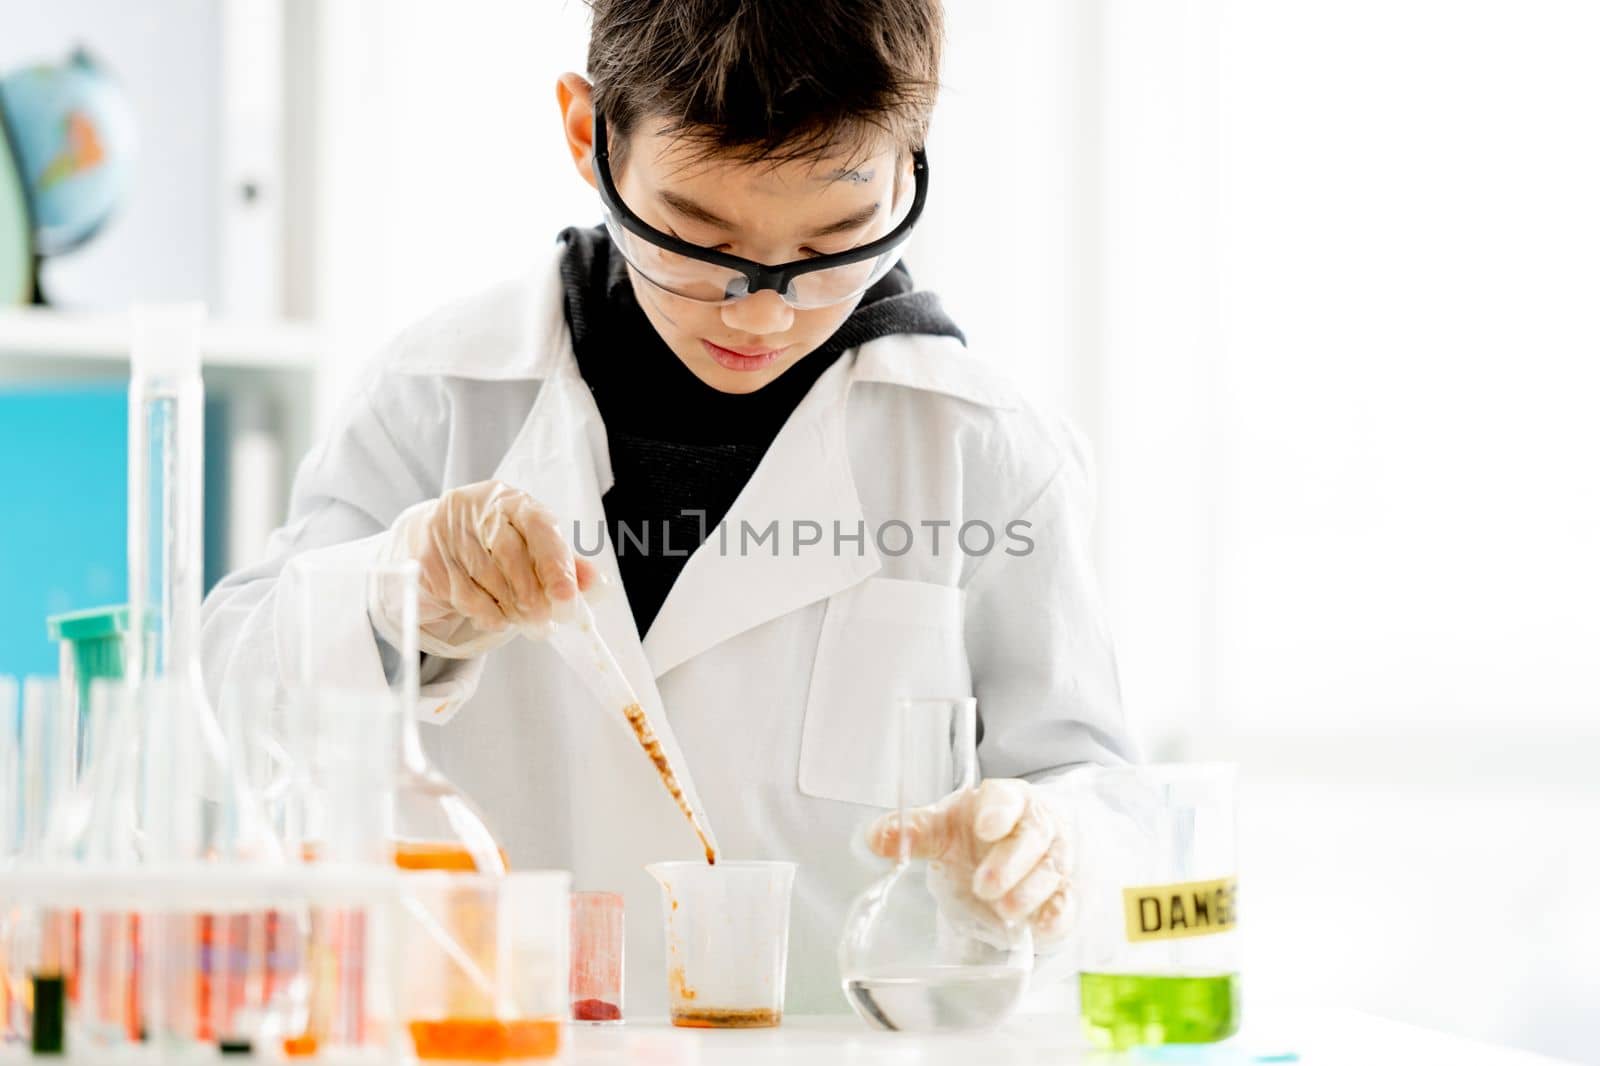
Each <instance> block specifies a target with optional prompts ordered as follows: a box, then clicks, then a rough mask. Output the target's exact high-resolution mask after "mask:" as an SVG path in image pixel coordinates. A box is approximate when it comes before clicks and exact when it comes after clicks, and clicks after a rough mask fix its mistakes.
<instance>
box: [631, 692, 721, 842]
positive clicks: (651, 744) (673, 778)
mask: <svg viewBox="0 0 1600 1066" xmlns="http://www.w3.org/2000/svg"><path fill="white" fill-rule="evenodd" d="M622 713H623V716H624V717H626V718H627V719H628V725H630V726H632V727H633V735H634V736H635V737H637V738H638V740H639V746H640V747H642V748H644V753H645V754H646V755H648V756H649V757H650V761H651V762H652V763H654V764H655V768H656V775H657V776H658V777H660V778H661V784H662V785H663V786H664V787H665V788H666V790H667V792H668V793H669V794H670V795H671V796H672V800H673V802H674V803H676V804H677V805H678V810H680V811H682V812H683V816H684V817H685V818H687V819H688V820H689V827H690V828H691V829H693V830H694V835H695V836H697V837H699V838H700V846H701V847H703V848H705V849H706V862H708V863H710V864H711V865H712V866H715V865H716V864H717V851H716V849H715V848H713V847H712V846H711V838H710V837H708V836H706V831H705V829H704V827H702V826H701V825H700V819H698V818H696V817H695V814H694V811H693V809H691V808H690V806H689V801H688V800H686V799H684V797H683V789H682V788H681V787H680V786H679V785H678V775H677V774H675V773H673V772H672V763H671V762H669V761H668V760H667V753H666V752H665V751H663V750H661V742H660V741H659V740H657V739H656V735H655V733H654V732H652V731H651V729H650V723H649V722H648V721H646V720H645V716H644V708H643V707H640V706H639V705H638V704H637V703H630V704H628V706H626V707H624V708H623V710H622Z"/></svg>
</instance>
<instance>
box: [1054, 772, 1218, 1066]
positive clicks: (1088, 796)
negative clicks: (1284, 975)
mask: <svg viewBox="0 0 1600 1066" xmlns="http://www.w3.org/2000/svg"><path fill="white" fill-rule="evenodd" d="M1067 780H1068V782H1069V788H1070V789H1071V790H1072V793H1073V803H1074V804H1075V805H1076V806H1077V807H1079V808H1080V809H1084V810H1088V809H1090V808H1094V809H1095V817H1094V821H1095V822H1096V823H1098V824H1099V825H1100V826H1101V827H1102V830H1103V831H1102V832H1101V833H1100V834H1099V839H1098V840H1096V839H1094V838H1091V837H1085V839H1083V840H1082V841H1080V845H1081V847H1082V849H1083V851H1084V854H1083V855H1082V862H1083V863H1084V864H1085V866H1086V868H1087V867H1088V865H1089V864H1094V866H1095V867H1096V868H1097V869H1100V870H1102V871H1111V872H1112V874H1113V876H1114V878H1115V881H1114V883H1115V885H1116V890H1115V891H1107V892H1103V893H1099V894H1091V895H1090V896H1089V897H1088V898H1086V899H1085V900H1083V902H1082V911H1081V912H1080V913H1081V919H1080V920H1081V928H1082V929H1083V930H1084V931H1085V935H1086V936H1087V937H1089V943H1087V944H1086V945H1085V948H1086V951H1085V954H1086V959H1085V963H1084V965H1083V967H1082V971H1081V972H1080V974H1079V976H1078V988H1079V1000H1080V1008H1081V1011H1082V1016H1083V1025H1084V1029H1085V1032H1086V1033H1087V1035H1088V1037H1089V1039H1090V1040H1091V1041H1092V1042H1093V1043H1094V1044H1095V1045H1097V1046H1099V1047H1103V1048H1111V1049H1115V1050H1122V1049H1126V1048H1130V1047H1136V1046H1141V1045H1157V1044H1206V1043H1212V1042H1214V1041H1218V1040H1223V1039H1226V1038H1227V1037H1229V1036H1232V1035H1233V1034H1234V1033H1235V1032H1237V1031H1238V1028H1239V975H1238V961H1237V958H1236V951H1237V947H1236V944H1237V941H1238V932H1237V928H1238V905H1237V899H1238V876H1237V871H1238V866H1237V858H1238V856H1237V852H1236V848H1235V839H1234V836H1235V834H1234V783H1235V770H1234V768H1233V767H1232V766H1227V765H1178V764H1173V765H1164V766H1161V765H1158V766H1125V767H1106V768H1091V769H1085V770H1079V771H1075V772H1074V773H1072V774H1070V775H1068V778H1067ZM1097 852H1098V853H1097Z"/></svg>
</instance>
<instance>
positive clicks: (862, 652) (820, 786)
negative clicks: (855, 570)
mask: <svg viewBox="0 0 1600 1066" xmlns="http://www.w3.org/2000/svg"><path fill="white" fill-rule="evenodd" d="M971 694H972V673H971V670H970V668H969V667H968V664H967V654H966V648H965V646H964V644H963V641H962V592H961V589H959V588H954V587H952V586H949V585H936V584H932V583H930V582H925V581H901V580H895V579H891V578H869V579H867V580H866V581H863V582H862V583H860V584H858V585H853V586H851V587H850V588H848V589H845V590H844V591H843V592H840V593H838V594H837V595H835V596H833V597H831V598H830V599H829V600H828V606H827V613H826V614H825V615H824V616H823V619H822V632H821V635H820V637H819V638H818V641H817V656H816V661H815V662H814V663H813V665H812V669H811V688H810V692H809V693H808V694H807V697H806V718H805V725H804V728H803V730H802V732H801V736H800V774H799V786H800V791H801V792H803V793H805V794H806V795H808V796H816V797H818V798H821V799H832V800H842V801H844V802H846V803H860V804H866V805H870V806H874V807H893V806H894V805H895V794H896V790H897V782H896V780H895V776H896V773H897V764H896V762H895V745H894V735H893V731H894V721H895V719H894V713H895V701H896V700H897V699H900V698H902V697H906V696H926V697H936V696H937V697H942V696H970V695H971Z"/></svg>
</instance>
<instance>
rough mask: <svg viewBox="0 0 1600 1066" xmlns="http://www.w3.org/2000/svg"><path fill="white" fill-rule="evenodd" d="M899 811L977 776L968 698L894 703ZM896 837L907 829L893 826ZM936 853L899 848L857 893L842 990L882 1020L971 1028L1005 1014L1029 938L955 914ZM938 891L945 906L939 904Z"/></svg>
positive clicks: (1028, 957)
mask: <svg viewBox="0 0 1600 1066" xmlns="http://www.w3.org/2000/svg"><path fill="white" fill-rule="evenodd" d="M896 710H897V720H898V729H897V734H896V748H897V750H898V753H899V764H900V769H899V806H898V816H899V817H900V818H902V819H904V818H905V817H906V816H907V812H908V811H910V810H911V809H913V808H916V807H923V806H927V805H929V804H933V803H937V802H939V801H940V800H942V799H944V798H946V797H947V796H950V795H951V794H952V793H954V792H958V791H962V790H965V789H969V788H972V787H973V786H974V785H975V784H976V783H977V751H976V748H977V743H976V731H977V705H976V701H974V700H972V699H947V700H909V699H908V700H901V701H899V702H898V704H897V708H896ZM901 839H902V840H904V839H905V835H904V834H901ZM949 876H950V875H948V874H947V873H946V872H945V870H944V869H943V868H942V866H941V864H940V863H939V862H938V861H931V862H927V861H921V860H916V859H913V858H911V857H910V855H909V854H908V853H907V852H906V851H905V850H904V849H902V853H901V855H900V857H899V859H898V860H897V861H896V862H895V865H894V868H893V869H892V870H891V871H890V872H889V873H888V874H886V875H885V876H884V877H882V878H881V879H879V880H878V881H876V882H874V883H873V884H872V885H870V886H868V887H867V889H866V891H864V892H862V893H861V895H859V896H858V897H856V901H855V903H854V904H853V905H852V906H851V908H850V911H849V912H848V914H847V916H846V918H845V925H844V935H843V937H842V938H841V939H840V942H839V972H840V976H841V978H842V979H843V983H844V991H845V996H846V998H848V999H849V1001H850V1005H851V1007H853V1008H854V1009H855V1012H856V1013H857V1014H859V1015H860V1016H861V1017H862V1018H863V1019H864V1020H865V1021H867V1022H868V1023H869V1024H871V1025H875V1026H877V1027H879V1028H882V1029H892V1030H910V1031H928V1030H939V1029H976V1028H982V1027H985V1026H989V1025H993V1024H995V1023H997V1022H999V1021H1001V1020H1003V1019H1004V1018H1005V1017H1006V1015H1008V1014H1009V1013H1010V1012H1011V1010H1012V1008H1014V1007H1015V1006H1016V1004H1017V1003H1018V1001H1020V1000H1021V998H1022V995H1023V993H1024V992H1025V991H1026V990H1027V984H1028V975H1029V974H1030V973H1031V972H1032V970H1033V937H1032V934H1031V933H1030V932H1029V930H1028V927H1027V925H1026V924H1018V925H1017V926H1015V927H1012V928H1006V927H1004V926H1001V925H1000V924H999V923H998V922H994V921H986V920H979V919H978V917H977V916H976V915H972V914H970V913H968V914H964V913H963V904H962V901H961V898H960V897H962V896H963V893H962V892H961V891H960V888H959V886H953V885H952V884H951V882H950V881H948V880H947V878H948V877H949ZM941 900H943V901H944V903H945V906H943V907H941V906H940V901H941Z"/></svg>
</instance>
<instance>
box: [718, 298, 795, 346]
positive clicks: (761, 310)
mask: <svg viewBox="0 0 1600 1066" xmlns="http://www.w3.org/2000/svg"><path fill="white" fill-rule="evenodd" d="M722 321H723V324H724V325H726V326H727V327H728V328H729V329H736V330H739V331H740V332H741V333H754V334H757V335H766V334H769V333H782V332H783V331H785V330H787V329H788V328H789V327H790V326H792V325H794V308H792V307H790V306H789V305H788V304H786V303H784V302H783V297H781V296H779V295H778V294H777V293H775V292H771V291H766V290H764V291H762V292H755V293H751V294H750V295H749V296H746V297H745V298H744V299H742V300H735V301H733V303H731V304H724V305H723V307H722Z"/></svg>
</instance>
